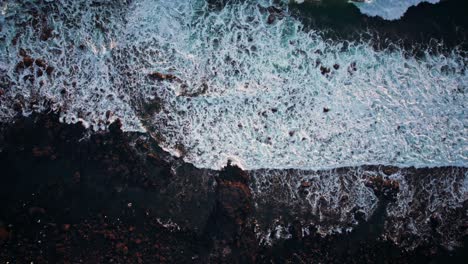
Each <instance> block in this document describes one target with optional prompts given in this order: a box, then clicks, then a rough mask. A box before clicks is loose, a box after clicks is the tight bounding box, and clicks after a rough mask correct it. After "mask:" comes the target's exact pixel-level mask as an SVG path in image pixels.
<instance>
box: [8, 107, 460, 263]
mask: <svg viewBox="0 0 468 264" xmlns="http://www.w3.org/2000/svg"><path fill="white" fill-rule="evenodd" d="M0 128H1V129H0V131H2V132H1V136H0V143H1V146H2V147H1V152H0V165H1V168H2V173H1V175H2V176H1V177H0V182H1V187H0V188H1V190H0V200H1V201H2V203H1V210H0V244H2V245H1V250H0V261H2V262H5V261H10V263H23V262H31V261H34V263H67V262H68V263H76V262H79V261H80V260H81V261H84V262H85V263H108V262H111V260H112V261H113V262H114V263H271V262H272V261H275V262H281V263H282V262H287V261H293V262H297V261H300V260H301V261H306V262H310V261H317V262H326V263H338V262H340V263H375V262H378V263H384V262H386V261H387V262H388V261H389V262H392V263H427V262H429V261H435V262H433V263H442V262H443V263H447V261H450V263H463V261H466V259H467V258H468V255H467V254H468V250H467V249H468V236H467V235H466V230H465V231H462V230H460V232H464V234H465V235H464V236H463V241H462V245H463V246H462V247H460V248H457V249H455V250H454V251H447V250H446V249H444V248H442V247H441V246H439V245H437V244H431V243H429V244H427V245H424V246H421V247H419V248H417V249H416V250H415V251H409V252H406V251H405V250H404V249H402V248H399V247H396V246H395V245H393V244H391V243H390V242H385V241H382V240H381V239H379V236H380V234H381V232H382V224H383V221H384V220H385V218H386V215H385V210H384V209H385V207H386V206H387V204H389V203H391V202H392V199H394V197H395V194H396V193H395V192H397V190H395V189H394V188H393V187H391V186H392V185H386V184H385V179H382V180H383V181H375V182H371V183H370V185H369V188H371V189H372V190H373V191H374V192H375V193H376V195H377V197H378V199H379V205H378V208H377V209H376V211H375V213H374V214H373V215H372V216H371V218H370V219H369V220H368V221H360V223H359V225H358V226H357V227H356V228H355V229H354V231H352V232H351V233H348V234H341V235H339V234H337V235H331V236H327V237H321V236H318V235H315V234H313V233H312V234H310V235H306V236H303V235H302V233H301V232H298V230H300V229H301V220H304V219H298V220H299V221H295V222H294V223H293V225H292V226H291V228H290V230H289V231H290V233H291V234H292V237H290V238H288V239H279V240H276V241H274V243H273V245H272V246H267V245H262V244H259V240H258V237H257V236H258V233H256V231H255V229H254V226H255V223H261V222H262V221H269V220H268V219H270V220H271V218H269V217H267V216H266V214H268V211H269V210H271V208H274V209H277V208H276V207H279V209H281V210H283V211H285V212H288V210H291V211H294V210H295V206H297V205H294V204H281V203H276V202H275V199H272V200H271V201H270V200H268V201H266V203H265V202H263V203H262V202H261V201H262V200H255V199H257V198H254V197H253V193H252V189H251V187H252V185H251V184H253V183H252V180H253V179H252V178H251V177H250V176H249V173H247V172H242V171H241V170H239V169H237V168H236V167H227V168H226V169H225V170H223V171H221V172H217V171H211V170H200V169H196V168H195V167H193V166H192V165H190V164H185V163H183V162H182V161H181V160H179V159H175V158H173V157H171V156H169V155H168V154H167V153H165V152H164V151H162V149H160V148H159V147H158V146H157V145H156V144H155V142H154V141H153V140H151V139H149V138H147V137H146V136H145V135H142V134H135V133H122V132H121V131H120V129H119V124H118V123H114V124H112V125H111V126H110V129H109V132H107V133H98V134H94V135H91V136H90V137H89V138H87V137H86V135H87V131H86V129H84V128H83V127H82V126H80V125H66V124H61V123H59V122H58V121H57V116H56V115H53V114H49V115H33V116H32V117H28V118H19V119H18V120H17V121H16V122H15V123H14V124H3V125H1V126H0ZM371 169H374V168H371ZM375 169H383V170H392V168H391V167H381V168H380V167H379V168H377V167H376V168H375ZM447 169H448V170H449V169H452V168H435V169H429V170H427V171H429V172H423V171H424V170H421V173H422V174H421V175H424V173H431V171H436V172H437V171H439V172H438V173H443V172H444V170H447ZM343 170H346V169H343ZM418 171H419V170H415V172H416V173H418ZM388 186H390V187H388ZM277 194H279V193H277ZM257 202H260V205H257V206H255V203H257ZM269 203H271V204H269ZM258 206H260V207H258ZM262 206H263V207H262ZM268 208H270V209H268ZM466 208H468V203H467V202H466V201H465V204H464V209H463V208H462V209H461V210H466ZM281 210H279V211H281ZM262 217H263V219H262ZM296 217H297V216H296ZM157 219H161V220H157ZM167 219H172V220H173V222H174V223H177V225H170V224H169V225H166V226H164V224H167ZM265 219H266V220H265ZM462 220H463V219H462ZM447 221H449V220H447ZM464 221H466V219H464ZM310 228H312V229H313V228H314V227H313V226H311V227H310ZM465 229H466V226H465ZM39 241H40V242H39Z"/></svg>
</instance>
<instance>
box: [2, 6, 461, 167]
mask: <svg viewBox="0 0 468 264" xmlns="http://www.w3.org/2000/svg"><path fill="white" fill-rule="evenodd" d="M241 2H242V3H229V4H227V5H226V7H224V8H222V9H221V10H218V11H216V10H211V9H210V8H209V7H208V5H207V4H206V3H205V1H203V0H179V1H158V0H140V1H133V2H132V4H131V5H129V4H127V3H125V2H122V3H119V4H115V2H113V1H103V2H102V3H101V4H100V5H97V6H94V5H90V4H89V3H88V2H86V1H83V2H80V1H64V2H63V3H60V4H58V3H55V2H54V3H49V4H48V5H52V7H53V8H51V9H52V10H56V11H55V12H57V14H55V13H53V14H54V15H47V12H48V10H47V9H46V10H45V11H44V16H45V17H46V21H47V24H48V26H50V27H52V28H53V37H51V38H50V39H49V40H47V41H42V40H40V32H41V29H40V28H31V27H29V26H25V25H30V24H31V21H32V20H33V18H34V16H33V15H31V14H30V13H28V12H26V10H27V9H28V8H33V7H34V5H32V4H28V3H22V4H18V3H16V2H15V1H11V2H9V4H8V8H7V9H6V11H5V15H3V16H1V19H2V21H4V22H3V23H4V24H3V25H4V26H3V27H2V32H1V33H2V38H1V41H2V45H1V46H0V54H2V58H4V60H3V62H2V67H1V69H0V77H2V78H3V79H4V80H6V81H7V82H10V84H11V85H10V86H9V88H8V90H7V91H6V95H5V96H3V97H2V99H1V100H3V101H2V104H1V107H0V111H1V112H0V117H1V118H2V120H7V119H8V118H11V117H12V116H14V111H13V110H12V109H13V101H15V100H12V98H14V97H16V96H18V95H21V96H22V97H23V98H24V101H25V104H24V108H23V109H24V113H25V114H27V113H30V112H32V111H41V110H43V109H47V104H48V102H52V108H53V109H57V110H60V111H61V115H62V120H63V121H65V122H78V121H80V120H82V121H83V122H85V124H87V125H89V126H90V127H92V128H93V129H95V130H98V129H105V128H106V126H107V125H108V123H109V122H110V121H112V120H115V119H116V118H120V119H121V120H122V123H123V128H124V129H125V130H126V131H144V130H145V128H146V129H148V131H150V132H151V134H152V135H155V136H158V137H159V138H160V139H161V142H160V144H161V146H162V147H163V148H165V149H168V150H170V151H171V152H172V153H173V154H174V155H178V156H182V157H183V158H184V160H185V161H187V162H190V163H193V164H194V165H195V166H197V167H205V168H213V169H220V168H221V167H222V166H223V165H224V164H226V163H227V162H228V160H233V161H234V162H235V163H236V164H240V165H242V167H243V168H245V169H257V168H304V169H321V168H333V167H342V166H359V165H363V164H393V165H398V166H412V165H414V166H438V165H460V166H465V165H466V162H467V156H468V147H467V144H466V138H467V115H466V113H465V102H466V95H465V94H466V93H465V90H466V87H467V84H468V76H467V73H466V71H465V67H466V58H464V57H463V56H462V55H460V54H459V53H458V52H457V51H453V53H452V54H449V55H447V56H443V55H431V54H429V53H427V54H426V56H425V58H421V59H417V58H414V57H408V56H405V55H404V52H402V51H398V50H397V51H375V50H374V49H373V48H372V47H371V46H370V45H368V44H367V43H339V42H334V41H329V40H325V39H323V38H322V37H321V36H320V34H318V33H317V32H305V31H304V30H303V29H302V24H301V23H300V22H299V21H297V20H296V19H295V18H293V17H290V16H289V15H288V12H287V10H284V13H283V15H281V16H277V17H276V19H275V21H274V23H272V24H269V23H267V21H268V16H269V15H270V14H269V12H268V11H267V10H266V7H267V6H269V5H271V4H272V3H271V1H267V0H263V1H241ZM25 9H26V10H25ZM46 11H47V12H46ZM36 16H37V15H36ZM17 34H19V36H20V38H17V44H12V43H13V40H14V39H15V36H16V35H17ZM20 48H23V49H26V50H27V51H28V54H29V55H30V56H31V57H33V58H41V59H43V60H44V61H46V62H47V63H48V65H52V66H54V68H55V70H54V72H53V74H52V75H51V76H47V75H45V74H44V75H42V76H39V75H38V74H37V71H38V67H36V66H34V67H32V68H27V69H25V70H22V71H20V72H17V71H16V70H15V69H16V64H17V63H18V62H19V61H20V60H21V57H20V56H19V50H20ZM317 61H320V65H319V66H318V67H316V64H317ZM334 64H337V65H339V69H337V70H335V69H333V66H334ZM354 64H355V67H354V66H353V65H354ZM322 65H323V66H324V67H327V68H330V69H331V72H330V73H329V74H326V75H322V74H321V69H320V67H321V66H322ZM354 68H356V70H354ZM153 72H161V73H165V74H173V75H174V76H176V77H177V79H176V80H174V81H162V82H161V81H157V80H152V79H150V78H148V74H150V73H153ZM29 74H33V75H34V76H35V77H36V80H35V82H34V83H31V82H29V81H28V80H27V79H25V77H26V76H27V75H29ZM40 81H43V82H44V85H42V86H41V85H40V84H39V82H40ZM64 88H65V90H66V94H65V95H62V94H61V91H62V90H63V89H64ZM155 99H158V100H159V101H158V104H160V108H161V109H162V110H161V111H159V112H155V113H148V111H146V110H145V109H144V105H145V104H147V102H146V101H152V100H153V101H154V100H155ZM32 102H34V105H31V103H32ZM324 108H328V109H330V111H329V112H328V113H324ZM109 113H110V117H109ZM142 122H143V124H144V126H143V124H142Z"/></svg>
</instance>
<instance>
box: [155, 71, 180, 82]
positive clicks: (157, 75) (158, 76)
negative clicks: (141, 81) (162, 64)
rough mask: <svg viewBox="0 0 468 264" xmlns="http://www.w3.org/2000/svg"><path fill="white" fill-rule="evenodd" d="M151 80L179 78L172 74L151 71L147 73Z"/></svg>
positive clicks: (177, 79)
mask: <svg viewBox="0 0 468 264" xmlns="http://www.w3.org/2000/svg"><path fill="white" fill-rule="evenodd" d="M148 77H150V78H151V79H153V80H157V81H166V80H167V81H179V78H177V77H176V76H175V75H172V74H164V73H160V72H153V73H151V74H149V75H148Z"/></svg>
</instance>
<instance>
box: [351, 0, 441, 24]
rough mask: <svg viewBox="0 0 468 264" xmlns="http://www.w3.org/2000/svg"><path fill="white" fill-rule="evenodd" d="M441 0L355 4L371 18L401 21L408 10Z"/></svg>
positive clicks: (371, 1)
mask: <svg viewBox="0 0 468 264" xmlns="http://www.w3.org/2000/svg"><path fill="white" fill-rule="evenodd" d="M439 1H440V0H404V1H401V0H370V1H364V2H355V3H354V4H355V5H356V6H357V7H358V8H359V10H360V11H361V12H362V13H363V14H366V15H369V16H379V17H381V18H383V19H386V20H395V19H400V18H401V17H402V16H403V15H404V14H405V12H406V11H407V10H408V8H410V7H412V6H416V5H418V4H420V3H424V2H427V3H431V4H436V3H438V2H439Z"/></svg>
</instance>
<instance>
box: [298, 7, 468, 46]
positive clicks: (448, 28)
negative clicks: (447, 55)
mask: <svg viewBox="0 0 468 264" xmlns="http://www.w3.org/2000/svg"><path fill="white" fill-rule="evenodd" d="M291 10H292V13H293V14H294V16H296V17H298V18H300V19H301V20H302V21H303V23H304V24H305V25H306V26H307V28H308V29H311V30H321V31H325V32H326V33H325V36H327V37H330V38H332V39H341V40H350V39H351V40H354V39H359V38H363V39H364V40H371V41H372V42H374V43H375V46H376V47H377V48H385V47H387V46H388V45H389V44H390V43H392V44H394V43H400V44H401V45H403V46H404V47H405V48H406V49H408V50H411V49H414V48H415V47H417V46H418V45H420V46H422V47H428V46H429V47H432V48H436V49H437V48H440V49H441V50H445V51H448V50H450V49H452V48H455V47H457V46H459V47H460V48H461V49H463V50H465V51H466V50H467V48H468V46H467V45H468V44H467V43H466V41H467V40H468V31H467V29H468V19H467V17H466V12H467V11H466V10H468V1H464V0H446V1H441V2H439V3H438V4H430V3H420V4H419V5H418V6H413V7H410V8H409V9H408V11H407V12H406V14H405V15H404V16H403V17H402V18H401V19H399V20H395V21H387V20H384V19H382V18H380V17H368V16H366V15H363V14H361V13H360V11H359V9H358V8H357V7H356V6H354V5H352V4H350V3H349V2H348V1H346V0H331V1H322V2H321V3H318V4H313V3H304V4H294V5H291ZM364 32H368V33H370V34H367V33H364ZM375 38H378V39H375ZM436 43H437V44H436ZM440 43H442V44H443V46H442V47H438V46H439V44H440Z"/></svg>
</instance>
